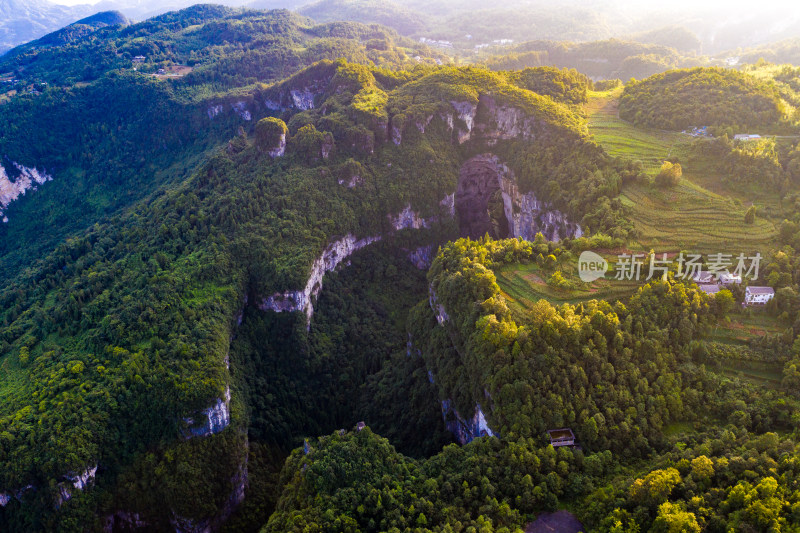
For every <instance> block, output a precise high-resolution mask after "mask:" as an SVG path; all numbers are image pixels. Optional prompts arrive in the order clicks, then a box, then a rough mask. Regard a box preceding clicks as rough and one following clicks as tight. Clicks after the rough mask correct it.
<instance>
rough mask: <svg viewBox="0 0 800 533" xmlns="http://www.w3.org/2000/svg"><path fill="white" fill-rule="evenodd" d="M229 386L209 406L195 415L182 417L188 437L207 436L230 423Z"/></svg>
mask: <svg viewBox="0 0 800 533" xmlns="http://www.w3.org/2000/svg"><path fill="white" fill-rule="evenodd" d="M230 404H231V388H230V386H228V387H227V388H226V389H225V395H224V397H222V398H218V399H217V401H216V403H215V404H214V405H212V406H211V407H209V408H207V409H204V410H203V411H202V412H201V413H200V414H199V415H198V416H197V417H190V418H184V419H183V421H184V423H185V424H186V425H187V429H186V432H187V436H188V437H208V436H209V435H214V434H215V433H219V432H220V431H222V430H223V429H225V428H226V427H228V426H229V425H230V423H231V410H230Z"/></svg>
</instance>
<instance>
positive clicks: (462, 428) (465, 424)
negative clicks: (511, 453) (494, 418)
mask: <svg viewBox="0 0 800 533" xmlns="http://www.w3.org/2000/svg"><path fill="white" fill-rule="evenodd" d="M442 417H443V418H444V423H445V426H447V430H448V431H450V433H452V434H453V436H455V438H456V440H457V441H458V442H459V444H467V443H468V442H471V441H473V440H475V439H477V438H478V437H494V436H496V434H495V432H494V431H492V428H490V427H489V423H488V422H486V416H485V415H484V414H483V410H482V409H481V404H475V414H473V415H472V417H471V418H464V417H463V416H461V414H460V413H459V412H458V411H456V409H455V408H454V407H453V402H451V401H450V400H442Z"/></svg>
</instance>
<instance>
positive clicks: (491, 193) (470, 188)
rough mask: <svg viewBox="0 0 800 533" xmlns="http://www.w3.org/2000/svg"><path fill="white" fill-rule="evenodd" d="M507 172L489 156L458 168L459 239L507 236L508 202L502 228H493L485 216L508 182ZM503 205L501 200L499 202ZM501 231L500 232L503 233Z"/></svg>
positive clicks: (488, 216) (456, 200)
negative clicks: (486, 235) (460, 237)
mask: <svg viewBox="0 0 800 533" xmlns="http://www.w3.org/2000/svg"><path fill="white" fill-rule="evenodd" d="M509 173H510V171H509V169H508V167H506V166H505V165H502V164H500V162H499V160H498V158H497V157H495V156H493V155H491V154H484V155H479V156H475V157H473V158H472V159H470V160H469V161H467V162H466V163H464V165H462V167H461V172H460V174H459V177H458V188H457V189H456V193H455V199H454V201H455V209H456V214H457V217H458V226H459V229H460V232H461V235H463V236H466V237H471V238H473V239H477V238H480V237H483V236H484V235H485V234H487V233H488V234H489V235H491V236H493V237H495V238H501V239H502V238H505V237H508V236H509V226H510V221H511V218H512V213H511V210H510V208H511V202H510V198H509V201H508V208H509V209H504V211H507V212H505V213H504V214H503V217H505V221H504V222H505V224H504V227H503V228H495V226H496V223H494V224H493V221H492V217H491V215H490V213H489V202H490V201H491V200H492V198H493V197H495V198H496V197H497V193H498V192H500V191H501V190H502V185H503V183H504V182H506V181H509V180H510V179H512V178H509ZM503 199H504V201H505V197H504V198H503ZM503 229H504V231H503Z"/></svg>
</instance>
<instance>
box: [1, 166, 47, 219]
mask: <svg viewBox="0 0 800 533" xmlns="http://www.w3.org/2000/svg"><path fill="white" fill-rule="evenodd" d="M11 164H12V165H14V168H16V170H17V172H18V173H19V174H18V175H17V176H16V178H14V180H13V181H12V180H11V178H10V177H9V175H8V173H7V172H6V169H5V168H4V167H3V165H0V217H2V219H3V222H8V218H7V217H5V216H3V211H4V210H5V209H6V208H7V207H8V206H9V204H11V202H13V201H15V200H16V199H17V198H19V197H20V196H22V195H24V194H25V192H26V191H28V190H31V189H33V190H34V191H35V190H36V188H37V187H38V186H39V185H42V184H44V183H46V182H48V181H52V179H53V177H52V176H50V175H49V174H47V173H45V172H40V171H39V170H37V169H36V168H29V167H25V166H22V165H20V164H18V163H15V162H12V163H11Z"/></svg>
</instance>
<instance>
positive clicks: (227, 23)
mask: <svg viewBox="0 0 800 533" xmlns="http://www.w3.org/2000/svg"><path fill="white" fill-rule="evenodd" d="M62 34H63V32H58V33H57V34H53V35H50V36H47V37H44V38H42V39H40V40H39V41H35V42H33V43H30V44H28V45H24V46H23V47H20V48H19V49H17V50H15V51H12V52H11V53H9V54H8V55H7V56H5V57H4V58H3V60H2V61H1V62H0V70H3V71H5V70H11V71H12V72H13V73H14V74H13V75H15V76H16V77H17V79H18V80H19V81H18V84H17V85H18V87H19V90H20V91H22V90H24V89H25V88H28V90H33V92H29V93H27V94H24V95H20V96H17V97H15V98H13V100H12V101H11V102H9V103H8V104H6V105H3V106H2V107H0V121H2V123H3V127H2V129H1V131H0V152H1V153H2V154H3V160H2V162H0V164H2V166H3V167H4V168H5V171H6V172H9V173H13V172H19V171H18V170H17V167H16V166H15V163H16V164H17V165H20V166H22V167H25V168H36V169H39V171H41V172H42V173H45V174H47V175H48V176H51V177H52V181H48V182H47V183H46V184H44V185H42V186H41V188H40V189H39V190H38V191H37V192H36V193H35V194H36V199H35V200H33V199H32V194H31V193H30V192H29V193H28V194H27V195H25V196H21V197H19V198H18V199H17V200H15V201H13V202H11V203H10V204H9V205H8V206H6V205H5V204H4V205H3V206H2V211H3V216H4V217H6V218H8V219H9V220H13V223H10V224H3V226H2V227H0V235H2V237H1V238H0V249H2V250H3V255H2V257H0V264H2V265H3V268H2V272H3V273H2V274H0V277H1V278H4V279H9V278H10V277H11V276H12V275H13V274H14V273H15V272H18V271H19V270H20V269H21V268H23V267H25V266H27V265H28V264H30V262H31V261H32V260H33V258H36V257H39V256H40V255H41V254H42V253H45V252H46V251H47V250H48V249H49V248H50V247H52V245H53V243H55V242H58V241H59V240H60V239H62V238H63V237H64V236H65V235H69V234H71V233H72V232H74V231H75V230H77V229H80V228H84V227H87V226H89V225H90V224H92V223H93V222H95V221H97V220H99V219H100V218H101V217H103V216H106V215H109V214H112V213H114V212H116V211H117V210H119V209H121V208H124V207H126V206H129V205H131V204H132V203H133V202H135V201H136V200H138V199H141V198H142V197H143V196H144V195H146V194H148V193H151V192H152V191H153V186H163V185H168V184H170V183H171V182H172V181H173V180H174V179H177V178H179V177H181V176H183V177H185V176H186V175H187V174H188V173H189V171H190V169H192V168H193V167H194V165H195V164H197V161H198V159H197V157H199V156H200V154H202V153H203V152H204V151H206V150H209V149H211V148H213V147H214V146H215V145H217V144H218V143H220V142H222V141H224V140H226V138H227V137H226V136H229V135H230V133H231V129H232V128H233V129H234V130H235V128H236V127H238V125H243V126H247V125H248V124H252V122H253V121H252V120H251V119H252V117H253V116H255V115H257V114H258V113H262V114H263V113H265V112H266V111H268V110H267V109H266V108H265V107H264V104H263V102H259V101H258V100H257V99H254V97H253V96H252V94H248V93H252V89H251V90H249V91H247V90H246V91H244V92H242V91H239V92H236V89H238V88H242V87H245V86H253V87H254V86H255V84H257V83H268V82H270V81H274V80H276V79H280V78H283V77H285V76H286V75H288V74H290V73H292V72H294V71H296V70H298V69H299V68H302V67H303V66H306V65H309V64H311V63H313V62H314V61H318V60H320V59H323V58H329V57H344V58H347V59H349V60H351V61H357V62H363V63H373V62H375V63H378V64H381V65H385V66H392V67H400V66H404V65H405V66H411V65H417V64H418V63H417V61H416V60H414V59H412V57H415V56H420V55H422V57H425V58H427V59H426V60H427V61H430V62H431V63H433V62H434V59H435V57H438V56H436V55H435V54H434V56H435V57H431V56H430V55H429V52H428V50H427V48H426V47H424V46H420V45H417V44H415V43H413V42H410V41H407V40H404V39H402V38H400V37H398V36H397V34H395V33H394V32H392V31H391V30H386V29H385V28H378V27H367V26H362V25H359V24H356V23H334V24H328V25H318V26H314V25H313V24H312V23H311V22H310V21H309V20H307V19H304V18H302V17H299V16H297V15H293V14H291V13H289V12H287V11H274V12H269V13H263V12H255V11H246V12H243V11H237V10H232V9H230V8H225V7H220V6H216V7H209V6H205V7H196V8H190V9H188V10H185V11H183V12H180V13H175V14H169V15H164V16H162V17H158V18H155V19H151V20H149V21H147V22H144V23H140V24H136V25H133V26H128V27H124V28H120V27H109V28H104V29H100V30H98V31H96V32H93V33H88V34H80V33H78V34H74V33H70V36H72V37H73V39H70V40H69V42H67V43H65V44H54V43H58V42H60V40H61V39H59V36H60V35H62ZM145 37H146V38H147V42H145V41H144V40H143V39H144V38H145ZM362 40H363V41H366V44H361V42H360V41H362ZM215 43H216V44H215ZM300 46H302V47H303V48H302V49H298V47H300ZM137 55H143V56H144V58H145V59H144V60H143V62H141V63H136V62H134V61H133V59H134V57H135V56H137ZM77 58H81V60H78V59H77ZM421 61H423V60H422V59H421ZM159 68H166V69H170V74H167V75H159V74H157V71H158V69H159ZM173 73H174V75H173ZM45 83H46V84H47V85H43V84H45ZM12 177H13V176H12ZM32 185H36V184H35V183H34V184H32Z"/></svg>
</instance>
